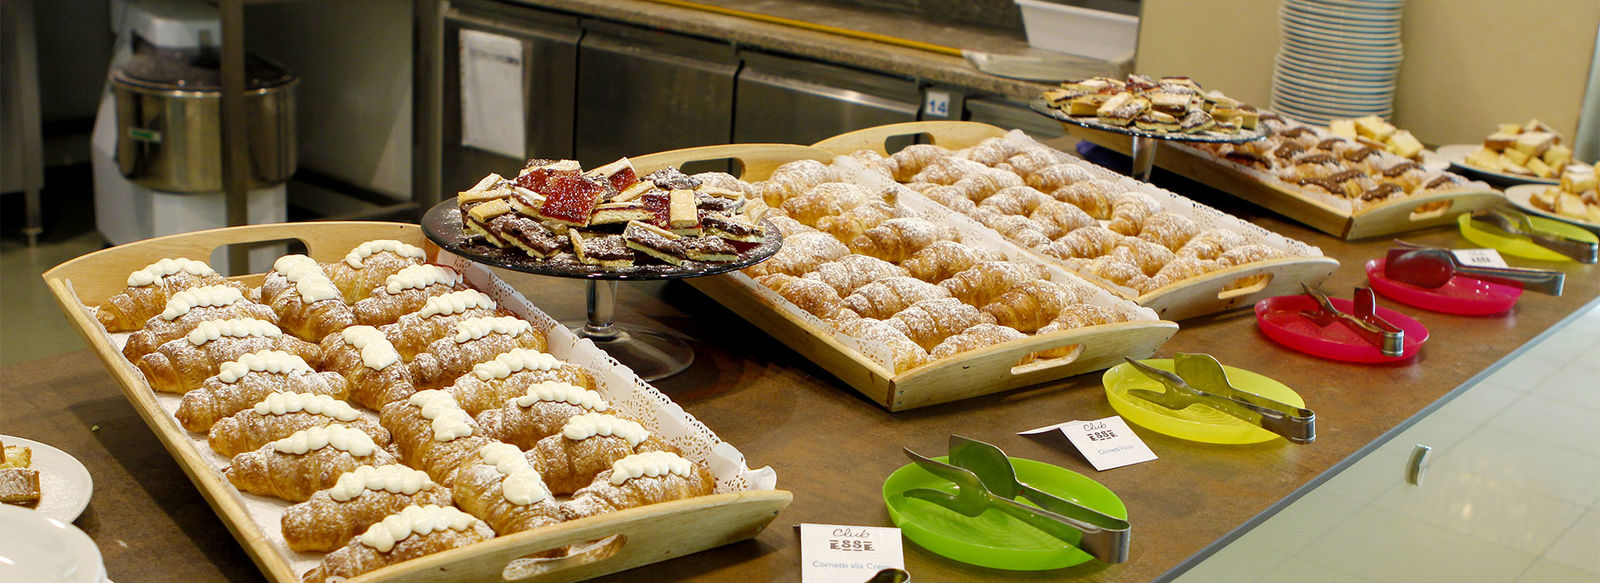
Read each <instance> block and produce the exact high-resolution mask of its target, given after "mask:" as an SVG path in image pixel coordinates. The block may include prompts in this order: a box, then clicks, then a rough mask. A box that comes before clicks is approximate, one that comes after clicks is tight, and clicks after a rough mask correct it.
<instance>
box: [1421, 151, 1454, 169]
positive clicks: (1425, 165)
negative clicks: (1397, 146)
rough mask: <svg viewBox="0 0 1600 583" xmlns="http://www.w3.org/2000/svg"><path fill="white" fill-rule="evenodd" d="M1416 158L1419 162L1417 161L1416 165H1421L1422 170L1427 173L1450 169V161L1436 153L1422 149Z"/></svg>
mask: <svg viewBox="0 0 1600 583" xmlns="http://www.w3.org/2000/svg"><path fill="white" fill-rule="evenodd" d="M1417 157H1418V158H1420V160H1417V163H1418V164H1421V165H1422V169H1423V170H1427V171H1429V172H1444V171H1445V170H1449V169H1450V161H1449V160H1446V159H1445V158H1444V156H1441V155H1439V153H1438V152H1435V151H1433V150H1427V149H1424V150H1423V151H1422V153H1421V154H1418V155H1417Z"/></svg>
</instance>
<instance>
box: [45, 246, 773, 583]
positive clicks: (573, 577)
mask: <svg viewBox="0 0 1600 583" xmlns="http://www.w3.org/2000/svg"><path fill="white" fill-rule="evenodd" d="M372 239H398V240H400V241H403V242H406V243H410V244H413V245H417V246H420V247H423V248H425V249H427V250H428V251H429V254H430V256H431V257H433V260H434V261H435V262H440V263H444V264H447V265H451V266H453V267H456V268H457V269H459V270H461V271H462V273H463V275H464V276H465V278H466V280H467V281H468V282H469V283H471V284H472V285H473V287H475V288H477V289H479V290H480V291H483V292H484V293H487V294H489V295H490V296H491V297H494V298H495V299H496V300H497V301H499V302H500V303H501V305H503V306H506V307H507V308H509V309H511V310H512V311H513V312H516V313H518V315H519V316H521V317H523V318H525V319H527V320H529V321H530V322H532V323H533V324H534V326H535V327H536V328H542V329H543V330H544V332H545V333H546V335H547V336H548V337H549V340H550V342H549V344H550V348H549V351H550V352H551V353H552V354H554V355H555V356H557V357H558V358H561V359H563V360H568V361H570V362H574V363H575V364H579V365H580V366H584V367H585V368H589V369H590V370H591V373H593V374H594V376H595V378H596V381H597V384H598V385H599V388H600V389H601V390H602V392H604V393H606V397H607V399H608V400H612V402H614V403H618V406H619V408H622V409H630V408H631V409H632V410H630V411H629V412H630V413H636V414H638V415H642V416H644V417H641V418H642V419H643V418H646V417H648V418H651V419H653V420H654V421H655V425H656V427H657V428H658V429H659V430H660V431H661V432H662V435H663V436H665V437H668V438H669V441H671V442H672V443H673V444H674V445H677V446H679V447H680V449H682V450H683V451H684V452H685V455H687V456H689V457H691V458H696V459H704V460H705V461H706V462H707V463H708V464H709V465H710V467H711V469H712V472H713V473H714V474H715V475H716V477H717V492H718V493H717V494H713V495H710V496H702V497H698V498H690V499H686V500H679V501H674V502H667V503H663V504H656V505H651V506H644V507H641V508H635V509H630V510H624V511H620V512H616V513H612V514H605V515H601V516H596V517H593V518H588V519H583V520H576V521H571V522H565V523H561V524H557V525H553V526H549V527H545V528H540V529H535V530H531V531H526V532H521V533H516V534H511V535H507V536H501V537H497V538H494V539H492V540H489V541H486V542H483V543H478V544H474V545H471V546H467V547H463V548H460V549H455V550H451V551H446V552H442V553H438V554H434V555H429V556H426V557H421V558H418V559H414V560H411V561H406V562H404V563H400V564H398V565H394V566H391V567H388V568H384V569H380V570H377V571H374V572H372V573H368V574H366V575H363V576H360V577H357V578H355V579H352V581H359V582H385V583H390V582H401V581H447V582H455V581H459V582H488V581H504V580H508V579H507V576H508V575H512V574H514V575H516V576H518V577H526V578H519V579H518V580H521V581H536V582H539V583H550V582H557V581H579V580H583V579H588V578H592V577H597V576H600V575H604V574H607V573H614V572H618V571H623V570H626V569H631V568H634V567H638V566H641V565H646V564H650V563H655V562H659V561H664V560H667V559H671V558H674V557H678V556H682V555H687V554H690V553H695V552H698V551H701V550H704V549H709V548H713V547H717V546H721V545H725V544H728V543H732V542H735V541H740V540H744V539H748V538H752V537H754V536H755V535H757V534H759V533H760V532H761V530H762V529H764V528H765V527H766V526H767V524H769V523H770V522H771V521H772V520H773V519H774V518H775V517H776V516H777V514H778V512H780V511H781V510H783V509H784V508H786V507H787V506H788V505H789V502H790V501H791V499H792V496H791V494H790V493H789V492H787V491H783V490H777V489H775V486H776V476H775V474H774V473H773V472H772V471H771V470H770V469H768V468H763V469H759V470H750V469H748V467H747V466H746V465H745V463H744V459H743V455H742V454H740V453H739V452H738V450H737V449H736V448H734V447H733V446H732V445H729V444H727V443H725V442H722V441H720V440H719V439H718V438H717V437H716V435H715V434H714V433H712V432H711V431H710V430H709V429H707V428H706V427H705V426H704V425H702V424H700V422H699V421H698V420H696V419H694V417H693V416H691V415H689V414H688V413H687V412H685V411H684V410H683V409H682V408H681V407H679V406H678V405H676V404H674V403H672V402H671V400H670V399H667V398H666V397H665V396H663V395H662V394H661V393H659V392H658V391H656V390H655V389H654V388H653V387H651V386H649V385H648V384H647V383H645V382H644V381H642V380H639V378H638V377H637V376H636V375H634V374H633V372H632V371H630V370H629V369H627V367H623V366H621V365H618V364H616V362H615V361H614V360H611V359H610V357H608V356H606V355H605V353H604V352H602V351H600V350H599V349H598V348H596V347H595V346H594V345H593V344H592V343H590V342H589V341H587V340H579V339H577V338H576V337H575V336H573V335H572V334H571V333H570V332H568V331H567V330H566V329H565V328H563V327H561V326H560V325H559V324H557V323H556V322H555V321H554V320H553V319H551V318H550V317H549V316H547V315H545V314H544V313H543V312H542V311H540V310H539V309H538V308H537V307H534V306H533V305H532V304H531V303H529V302H528V301H527V299H526V298H524V297H522V296H521V294H519V293H517V292H516V291H515V290H514V289H512V288H511V287H510V286H509V285H507V284H506V283H505V282H503V281H501V280H500V279H499V278H498V277H496V276H495V275H494V274H493V273H491V272H490V271H489V270H488V269H486V268H484V267H482V266H481V265H478V264H475V263H472V262H470V261H467V260H465V259H462V258H460V257H455V256H453V255H450V254H448V253H443V252H441V251H440V250H439V249H438V248H437V247H435V246H433V245H431V244H429V243H428V242H427V240H426V239H425V238H424V237H423V234H422V231H421V229H420V228H419V227H418V226H416V225H409V224H403V223H381V222H314V223H293V224H271V225H251V226H245V227H232V228H224V229H214V230H210V231H200V232H195V233H188V234H182V235H172V236H167V237H158V238H154V239H148V240H145V241H139V242H135V243H129V244H126V245H121V246H117V247H113V248H110V249H106V250H102V251H98V252H95V253H91V254H88V255H85V256H83V257H79V258H77V259H73V260H71V261H68V262H66V263H63V264H61V265H58V266H56V267H55V268H53V269H51V270H49V271H47V272H45V273H44V279H45V282H46V284H47V285H48V286H49V288H50V291H51V293H52V294H53V295H54V296H55V298H56V300H57V302H59V303H60V305H61V307H62V310H63V311H64V312H65V314H66V316H67V318H68V320H70V321H71V322H72V324H73V325H74V327H75V328H76V329H77V331H78V333H79V334H80V335H81V336H82V337H83V339H84V341H85V342H86V343H87V344H88V345H89V346H90V348H91V349H92V350H93V351H94V352H95V354H96V355H98V356H99V357H100V360H101V361H102V362H103V364H104V365H105V367H106V370H107V371H108V372H110V373H111V376H112V377H113V378H115V379H116V381H117V383H118V385H119V386H120V388H121V389H122V392H123V394H124V396H125V397H126V398H127V399H128V401H129V403H131V404H132V405H133V408H134V409H135V410H136V411H137V412H138V413H139V416H140V417H142V418H143V419H144V421H145V423H146V424H147V425H148V426H149V427H150V429H151V431H152V432H154V433H155V434H156V436H157V437H158V438H159V439H160V440H161V443H162V444H163V445H164V446H165V447H166V449H167V451H168V452H169V453H170V454H171V455H172V457H173V458H174V459H175V460H176V461H177V462H178V466H179V467H181V468H183V470H184V472H185V473H186V474H188V476H189V479H190V480H191V481H192V482H194V484H195V487H196V488H197V489H198V490H199V491H200V493H201V494H202V495H203V496H205V498H206V501H207V502H208V503H209V504H210V505H211V507H212V509H213V510H215V511H216V513H217V516H218V517H219V518H221V519H222V521H223V522H224V523H225V524H226V525H227V526H228V529H229V530H230V531H232V532H233V534H234V537H235V538H236V539H238V541H239V544H240V545H241V546H242V547H244V549H245V550H246V551H247V552H248V553H249V554H250V556H251V558H252V559H253V560H254V561H255V562H256V565H257V566H258V567H259V568H260V569H261V572H262V573H263V574H264V575H265V576H266V577H267V578H268V579H271V580H273V581H278V582H282V583H290V582H297V581H300V574H301V573H302V572H303V571H304V570H305V568H306V565H307V563H308V561H314V560H315V559H316V557H317V555H301V554H297V553H293V552H290V551H289V550H288V549H287V548H286V546H285V545H284V544H283V542H282V538H281V537H280V536H279V534H278V530H277V528H276V525H275V524H265V523H264V522H263V520H262V518H261V517H262V516H263V515H264V514H265V515H269V516H275V515H274V514H272V510H273V508H271V507H267V508H263V506H264V505H271V504H277V505H279V506H282V503H281V502H276V501H272V502H264V500H265V499H264V498H260V497H256V496H251V495H245V494H241V493H240V492H239V491H238V490H236V489H235V488H234V487H233V486H232V485H231V484H229V483H228V481H227V479H226V478H225V477H223V475H222V473H221V471H220V470H221V466H220V465H219V463H220V462H219V460H222V458H221V457H220V456H217V455H216V454H215V453H214V452H212V451H210V449H209V448H207V447H206V446H205V436H204V435H198V434H190V433H189V432H188V431H186V430H184V429H183V428H182V427H181V426H180V425H179V424H178V422H177V420H176V419H174V418H173V416H172V415H171V414H170V413H168V410H167V409H166V408H164V405H163V404H162V403H161V402H159V399H161V398H165V397H168V396H167V395H159V396H158V395H157V394H156V393H155V392H153V391H152V390H151V389H150V387H149V385H148V384H147V383H146V382H145V379H144V377H143V375H141V374H140V373H139V371H138V369H137V368H135V367H134V366H133V365H132V364H131V363H129V362H128V361H127V360H126V359H124V358H123V356H122V354H121V352H120V350H119V348H118V346H117V342H116V338H115V337H114V336H113V335H112V334H110V333H108V332H107V331H106V330H105V328H104V327H103V326H101V325H100V323H99V322H98V321H97V320H96V319H95V318H94V315H93V312H92V311H91V309H89V308H88V307H87V306H90V305H97V304H99V303H100V302H102V301H103V300H105V299H106V298H107V297H110V296H111V295H114V294H116V293H118V292H120V291H121V290H122V289H123V287H124V283H125V280H126V278H127V274H128V273H129V272H131V271H134V270H136V269H140V268H142V267H144V266H145V265H148V264H149V263H151V262H153V261H155V260H157V259H160V258H163V257H189V258H197V259H205V258H207V257H210V256H211V253H212V251H213V250H216V249H218V248H219V247H222V246H225V245H232V244H241V243H257V242H281V241H284V240H298V241H301V242H303V243H304V244H305V245H306V248H307V251H306V254H307V255H310V256H311V257H312V258H314V259H316V260H318V261H324V262H326V261H334V260H337V259H338V258H340V257H342V256H343V254H344V253H345V252H346V251H348V250H349V249H351V248H353V247H355V246H356V245H358V244H360V243H361V242H363V241H368V240H372ZM261 277H262V276H261V275H260V274H256V275H246V276H241V277H239V278H237V279H241V280H244V281H245V282H246V283H250V284H255V283H258V282H259V281H260V279H261ZM277 510H278V511H280V512H281V508H278V509H277ZM589 541H600V542H598V543H595V544H588V545H585V544H584V543H586V542H589ZM567 545H579V546H580V547H581V548H583V549H584V550H583V551H582V552H577V553H574V554H573V555H571V556H568V557H565V558H562V559H556V560H547V561H525V560H519V559H521V558H523V557H527V556H529V555H533V554H536V553H538V552H540V551H544V550H547V549H552V548H557V547H562V546H567ZM513 566H514V570H513V571H508V567H513Z"/></svg>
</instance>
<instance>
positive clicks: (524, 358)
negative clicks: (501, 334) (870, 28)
mask: <svg viewBox="0 0 1600 583" xmlns="http://www.w3.org/2000/svg"><path fill="white" fill-rule="evenodd" d="M542 382H560V383H566V384H570V385H576V386H579V387H582V388H584V389H589V390H593V389H594V387H595V382H594V377H593V376H591V375H590V374H589V371H586V370H583V368H582V367H579V366H578V365H575V364H572V363H569V362H563V361H562V360H561V359H559V358H556V357H554V356H551V355H550V354H547V353H544V352H539V351H537V350H531V349H527V348H518V349H513V350H510V351H507V352H505V353H503V354H499V355H496V356H495V357H494V359H492V360H488V361H484V362H480V363H478V364H475V365H473V366H472V371H471V372H469V373H467V374H464V375H461V377H460V378H457V379H456V381H455V382H454V383H451V384H450V385H449V386H447V387H445V388H444V391H445V392H447V393H450V395H451V396H453V397H455V399H456V402H457V403H459V404H460V405H461V408H462V409H465V410H466V411H467V412H468V413H471V414H473V415H477V414H478V413H482V412H484V411H487V410H489V409H495V408H499V407H501V406H503V405H505V403H506V401H508V400H510V399H514V398H517V397H521V396H523V395H524V394H526V393H527V391H528V388H529V387H531V386H533V385H536V384H538V383H542Z"/></svg>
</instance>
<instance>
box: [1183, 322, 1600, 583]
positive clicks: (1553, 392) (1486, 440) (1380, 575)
mask: <svg viewBox="0 0 1600 583" xmlns="http://www.w3.org/2000/svg"><path fill="white" fill-rule="evenodd" d="M1596 379H1600V308H1595V309H1591V310H1590V311H1589V312H1588V313H1587V314H1585V315H1583V316H1582V317H1580V318H1579V319H1577V320H1576V321H1574V322H1573V323H1572V324H1571V325H1569V326H1567V327H1566V328H1563V329H1561V330H1559V331H1557V332H1556V333H1555V334H1553V335H1551V336H1550V337H1549V338H1546V339H1545V340H1544V341H1542V342H1541V343H1540V344H1539V345H1537V346H1534V347H1532V348H1531V349H1529V350H1528V351H1527V352H1526V353H1524V354H1523V355H1522V356H1521V357H1519V358H1517V359H1516V360H1514V361H1512V362H1511V363H1509V364H1508V365H1506V366H1505V367H1503V368H1501V369H1500V370H1499V371H1496V372H1495V373H1494V374H1493V375H1492V376H1490V377H1489V378H1487V379H1485V380H1484V381H1483V382H1481V383H1479V384H1478V385H1477V386H1475V387H1473V388H1471V389H1469V390H1468V391H1466V392H1465V393H1463V394H1461V395H1460V396H1459V397H1456V398H1455V399H1453V400H1451V401H1450V402H1448V403H1446V404H1444V405H1443V406H1442V407H1440V408H1439V409H1438V410H1437V411H1435V412H1434V413H1433V414H1432V415H1429V416H1428V417H1427V418H1425V419H1423V420H1421V421H1419V422H1418V423H1417V424H1416V425H1414V426H1412V427H1411V428H1409V429H1407V430H1406V431H1405V432H1403V433H1401V434H1400V435H1398V436H1396V437H1395V438H1394V439H1393V440H1391V441H1389V442H1388V443H1386V444H1384V445H1383V446H1382V447H1380V448H1378V449H1377V450H1376V451H1374V452H1373V453H1372V454H1370V455H1368V456H1367V457H1366V458H1365V459H1363V460H1361V461H1360V462H1357V463H1356V464H1355V465H1354V466H1352V467H1350V468H1349V469H1347V470H1345V471H1344V472H1342V473H1340V474H1339V475H1338V476H1335V477H1334V478H1332V479H1330V480H1329V481H1328V482H1327V483H1325V484H1323V485H1322V486H1320V487H1318V488H1316V489H1315V490H1313V491H1311V492H1310V493H1309V494H1307V495H1306V496H1305V497H1303V498H1301V499H1299V500H1297V501H1295V502H1294V503H1293V504H1291V505H1290V506H1289V507H1288V508H1285V509H1284V510H1283V511H1282V512H1280V513H1279V514H1277V515H1276V516H1273V517H1272V518H1270V519H1268V520H1267V521H1266V522H1264V523H1262V524H1261V525H1260V526H1257V527H1256V528H1254V529H1253V530H1251V531H1250V532H1248V533H1246V534H1244V535H1243V536H1241V537H1240V538H1238V539H1237V540H1235V541H1233V542H1232V543H1230V544H1229V545H1228V546H1226V547H1224V548H1223V549H1221V550H1220V551H1218V552H1217V553H1216V554H1215V555H1212V556H1211V557H1210V558H1208V559H1207V560H1206V561H1204V562H1202V563H1200V564H1199V565H1198V566H1196V567H1195V568H1194V569H1192V570H1190V571H1189V572H1187V573H1184V574H1183V575H1181V576H1179V577H1178V578H1177V579H1176V581H1178V582H1179V583H1203V582H1212V581H1217V582H1228V583H1244V582H1249V581H1297V582H1312V581H1329V582H1390V581H1450V582H1478V581H1481V582H1485V583H1544V582H1558V581H1559V582H1564V583H1572V582H1594V581H1600V381H1597V380H1596ZM1417 444H1423V445H1428V446H1430V447H1432V448H1433V454H1432V457H1431V462H1430V464H1429V466H1428V470H1427V473H1426V475H1425V476H1424V479H1423V481H1422V485H1421V486H1412V485H1410V484H1407V483H1406V482H1405V475H1404V474H1405V467H1406V463H1407V460H1408V459H1409V456H1410V454H1411V450H1412V448H1413V447H1414V446H1415V445H1417Z"/></svg>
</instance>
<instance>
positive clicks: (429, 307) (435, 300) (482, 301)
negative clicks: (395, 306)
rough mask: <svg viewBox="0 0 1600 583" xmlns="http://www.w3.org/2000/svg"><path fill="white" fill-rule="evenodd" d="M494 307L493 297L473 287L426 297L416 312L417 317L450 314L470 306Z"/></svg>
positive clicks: (465, 309)
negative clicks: (423, 303) (424, 302)
mask: <svg viewBox="0 0 1600 583" xmlns="http://www.w3.org/2000/svg"><path fill="white" fill-rule="evenodd" d="M494 307H495V303H494V298H491V297H489V295H488V294H485V293H483V292H481V291H478V290H475V289H464V290H461V291H453V292H450V293H447V294H443V295H437V296H433V297H431V298H428V303H427V304H425V305H423V306H422V309H421V310H419V311H418V312H417V317H419V318H428V317H431V316H439V315H444V316H449V315H451V314H460V313H462V312H465V311H467V310H469V309H471V308H480V309H484V310H493V309H494Z"/></svg>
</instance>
